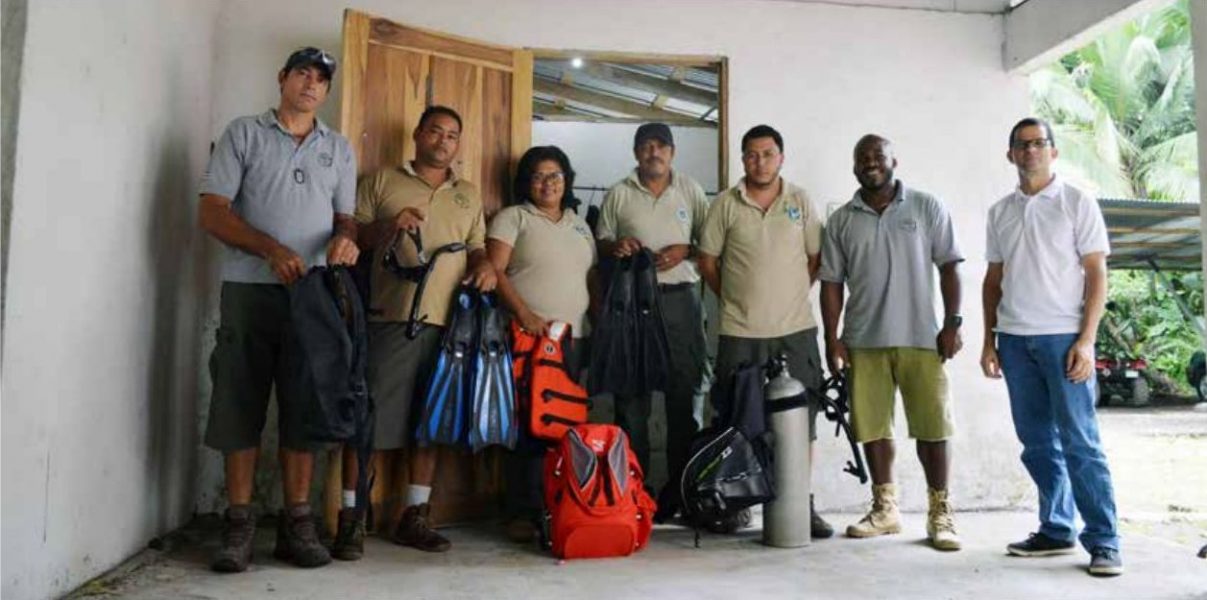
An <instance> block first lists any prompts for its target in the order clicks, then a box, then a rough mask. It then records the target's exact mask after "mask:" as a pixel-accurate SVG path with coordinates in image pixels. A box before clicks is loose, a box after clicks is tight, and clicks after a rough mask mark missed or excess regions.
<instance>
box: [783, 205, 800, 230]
mask: <svg viewBox="0 0 1207 600" xmlns="http://www.w3.org/2000/svg"><path fill="white" fill-rule="evenodd" d="M784 212H785V213H788V220H789V221H792V224H793V225H796V226H797V227H802V226H804V222H803V221H802V220H801V212H800V207H799V206H785V207H784Z"/></svg>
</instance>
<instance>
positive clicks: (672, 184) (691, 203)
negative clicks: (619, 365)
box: [596, 123, 708, 521]
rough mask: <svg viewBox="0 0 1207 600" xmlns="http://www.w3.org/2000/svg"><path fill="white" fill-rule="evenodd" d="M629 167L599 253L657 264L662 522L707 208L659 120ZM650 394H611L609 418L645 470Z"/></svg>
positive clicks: (686, 376) (686, 410)
mask: <svg viewBox="0 0 1207 600" xmlns="http://www.w3.org/2000/svg"><path fill="white" fill-rule="evenodd" d="M633 155H634V157H635V158H636V159H637V168H635V169H633V172H632V173H630V174H629V176H628V177H625V178H624V179H623V180H621V181H620V182H618V183H616V184H615V185H613V186H612V187H611V188H610V189H609V190H608V194H607V196H605V197H604V201H603V205H602V207H601V208H600V215H599V226H598V228H597V231H596V237H597V238H598V239H599V252H600V255H601V256H608V255H611V256H616V257H622V256H628V255H631V254H633V253H635V252H638V251H640V250H641V248H643V247H645V248H649V249H650V250H651V251H653V252H654V253H655V254H654V256H655V258H656V260H657V265H658V290H659V293H660V295H661V301H662V318H663V322H664V324H665V325H666V333H667V340H668V341H669V342H670V361H671V363H670V366H671V368H670V374H669V377H668V380H667V388H666V392H665V394H664V397H665V407H666V429H667V432H666V458H667V460H666V463H667V465H666V466H667V469H666V471H667V476H668V479H667V481H669V482H671V483H670V484H668V485H666V486H664V487H663V493H662V494H660V495H659V497H658V513H657V514H656V515H655V517H654V518H655V519H656V520H658V521H664V520H666V519H669V518H671V517H673V516H674V514H675V512H676V510H677V508H678V504H679V503H678V497H679V494H678V493H677V492H678V489H679V486H678V481H679V474H680V473H681V472H682V471H683V467H684V465H685V464H686V463H687V459H688V452H689V451H690V450H691V440H692V436H693V435H695V433H696V428H697V424H696V419H695V415H694V411H693V409H692V406H693V403H692V398H693V397H694V395H695V391H696V388H697V387H698V386H699V385H700V380H701V376H702V371H703V369H704V361H706V360H708V357H707V348H706V346H705V341H704V321H703V316H702V314H701V308H700V275H699V273H698V272H697V271H696V264H695V262H694V261H693V260H692V254H693V252H692V246H693V244H695V243H696V241H697V240H698V239H699V236H700V228H701V227H702V226H703V225H704V218H705V217H706V216H707V214H708V199H707V198H706V197H705V196H704V188H702V187H700V184H699V183H696V181H695V180H694V179H692V178H691V177H688V176H687V175H685V174H683V173H681V172H679V171H676V170H674V169H672V168H671V161H672V160H674V158H675V139H674V137H673V136H672V135H671V128H670V127H667V126H666V125H665V124H663V123H646V124H645V125H642V126H641V127H638V128H637V134H636V135H635V136H634V138H633ZM652 404H653V402H652V399H651V398H650V397H648V396H647V397H642V398H632V397H625V396H617V397H616V424H617V425H620V426H621V427H622V428H623V429H624V430H625V431H626V432H627V433H628V434H629V439H630V441H631V442H632V444H633V449H634V451H635V452H636V453H637V458H638V460H639V461H640V462H641V467H642V468H643V469H645V471H646V472H647V473H648V472H649V469H650V435H649V420H650V410H651V405H652Z"/></svg>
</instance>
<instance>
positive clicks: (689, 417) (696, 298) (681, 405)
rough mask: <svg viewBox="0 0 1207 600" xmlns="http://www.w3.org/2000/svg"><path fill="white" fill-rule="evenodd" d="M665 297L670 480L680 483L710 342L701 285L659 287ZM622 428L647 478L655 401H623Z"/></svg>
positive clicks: (618, 414)
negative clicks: (706, 338) (704, 317)
mask: <svg viewBox="0 0 1207 600" xmlns="http://www.w3.org/2000/svg"><path fill="white" fill-rule="evenodd" d="M658 288H659V290H660V291H661V295H662V321H663V323H664V324H665V325H666V337H667V340H668V341H669V343H670V355H671V356H670V359H671V361H670V367H671V372H670V377H669V378H668V382H667V383H668V385H667V389H666V394H665V405H666V467H667V468H666V472H667V476H668V477H669V479H668V481H675V480H677V479H678V478H679V473H680V472H682V470H683V467H684V465H685V464H687V459H688V458H690V457H689V456H688V452H689V451H690V450H691V441H692V436H694V435H695V434H696V431H697V429H698V425H697V423H696V419H695V415H694V411H693V410H692V399H693V397H694V396H695V394H696V388H698V387H699V386H700V380H701V378H702V377H703V371H704V362H705V361H706V360H708V356H707V352H708V349H707V346H706V343H705V341H704V320H703V315H702V314H701V312H700V311H701V308H700V286H699V284H696V283H692V284H672V285H660V286H658ZM615 402H616V405H615V406H616V424H617V425H619V426H620V427H621V428H622V429H624V430H625V432H627V433H628V434H629V443H630V444H632V446H633V452H635V453H636V454H637V460H639V461H640V462H641V468H642V470H644V471H645V473H646V475H647V477H648V475H649V472H650V412H651V408H650V407H651V406H652V404H653V402H652V401H651V398H650V397H649V396H639V397H623V396H617V397H616V398H615Z"/></svg>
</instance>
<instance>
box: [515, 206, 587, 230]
mask: <svg viewBox="0 0 1207 600" xmlns="http://www.w3.org/2000/svg"><path fill="white" fill-rule="evenodd" d="M520 209H521V210H525V211H528V213H529V214H532V215H536V216H538V217H542V218H544V219H545V220H546V221H549V222H550V223H555V224H557V225H564V224H565V223H567V222H568V221H567V220H566V217H568V216H569V215H568V214H567V213H572V212H574V211H572V210H570V209H568V208H563V209H562V218H561V219H559V220H557V221H554V220H553V218H552V217H550V216H549V215H548V214H547V213H545V211H543V210H541V209H540V208H539V207H538V206H537V205H536V204H534V203H533V202H532V201H527V202H524V203H523V204H521V205H520Z"/></svg>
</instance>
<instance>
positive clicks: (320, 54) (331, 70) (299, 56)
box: [282, 46, 336, 80]
mask: <svg viewBox="0 0 1207 600" xmlns="http://www.w3.org/2000/svg"><path fill="white" fill-rule="evenodd" d="M311 65H313V66H316V67H318V68H319V69H322V70H323V73H325V74H326V75H327V79H328V80H330V79H331V78H333V77H335V67H336V62H335V57H334V56H331V55H330V54H328V53H327V52H326V51H324V50H320V49H318V48H315V47H313V46H307V47H305V48H302V49H300V50H297V51H295V52H294V53H293V54H290V55H289V58H288V59H286V61H285V66H284V67H283V69H282V70H284V71H291V70H293V69H296V68H298V67H306V66H311Z"/></svg>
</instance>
